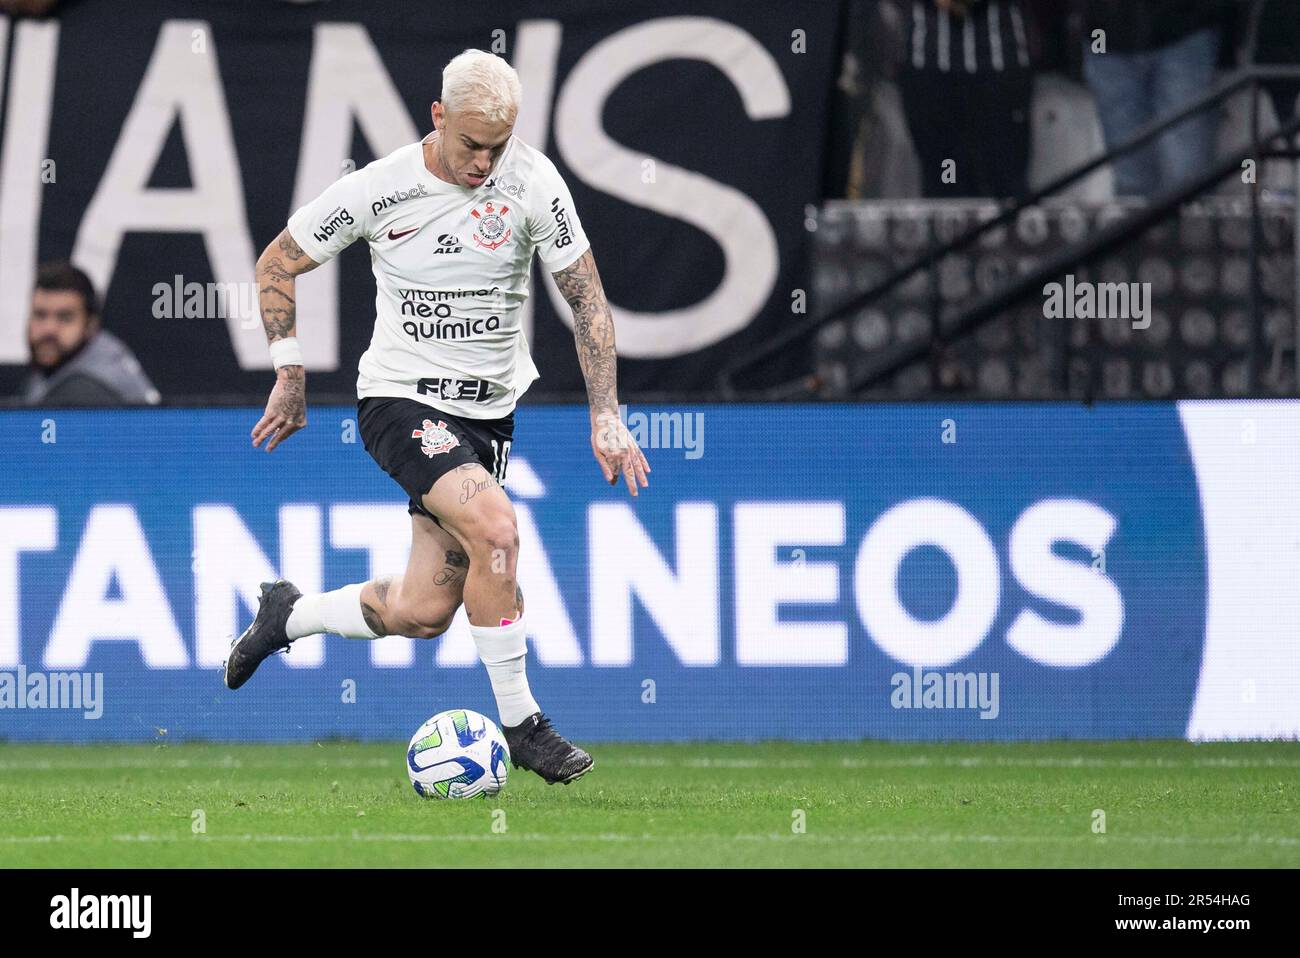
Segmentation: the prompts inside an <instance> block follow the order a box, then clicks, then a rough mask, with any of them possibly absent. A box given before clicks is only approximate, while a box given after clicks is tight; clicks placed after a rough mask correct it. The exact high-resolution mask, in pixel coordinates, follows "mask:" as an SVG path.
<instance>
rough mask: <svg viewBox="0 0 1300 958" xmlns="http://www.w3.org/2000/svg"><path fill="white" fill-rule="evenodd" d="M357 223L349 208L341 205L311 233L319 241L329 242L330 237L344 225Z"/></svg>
mask: <svg viewBox="0 0 1300 958" xmlns="http://www.w3.org/2000/svg"><path fill="white" fill-rule="evenodd" d="M355 223H356V220H355V219H353V218H352V214H351V213H350V212H348V210H347V208H346V207H342V206H340V207H339V208H338V209H336V210H335V211H334V212H332V213H331V214H330V215H329V217H328V218H327V219H326V220H325V221H324V222H322V223H321V224H320V226H318V227H316V230H315V231H314V232H313V233H312V234H311V235H312V236H314V237H315V238H316V240H317V242H320V243H328V242H329V241H330V238H331V237H332V236H334V234H335V233H337V232H338V231H339V230H341V229H342V228H343V227H344V226H353V225H354V224H355Z"/></svg>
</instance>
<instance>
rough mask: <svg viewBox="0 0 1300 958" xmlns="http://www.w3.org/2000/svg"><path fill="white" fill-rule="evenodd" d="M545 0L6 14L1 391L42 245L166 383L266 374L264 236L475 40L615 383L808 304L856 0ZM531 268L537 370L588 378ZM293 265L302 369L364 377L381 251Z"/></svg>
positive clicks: (390, 128) (21, 349)
mask: <svg viewBox="0 0 1300 958" xmlns="http://www.w3.org/2000/svg"><path fill="white" fill-rule="evenodd" d="M541 6H542V7H544V9H540V10H539V8H538V7H537V6H533V5H529V4H524V3H516V4H491V5H488V6H480V7H473V6H464V7H456V8H455V9H454V10H453V8H451V7H448V6H446V5H444V4H435V3H410V2H408V0H332V2H330V3H319V4H293V3H256V4H252V5H250V4H248V3H244V2H238V0H188V2H186V3H183V4H178V3H175V2H174V0H132V2H131V3H130V4H122V3H120V2H118V0H80V2H78V3H75V4H67V5H66V9H64V10H63V11H61V15H60V16H59V17H58V18H57V19H49V20H22V21H10V20H8V19H7V18H4V17H0V102H6V101H7V108H6V109H5V112H4V123H3V128H2V129H0V136H3V149H0V163H2V164H3V166H2V167H0V182H2V183H3V190H2V191H0V193H2V194H3V198H4V202H3V203H0V391H3V392H12V391H13V389H12V387H13V384H14V382H15V381H16V380H17V377H18V376H19V374H20V372H21V369H20V368H19V364H22V363H25V362H26V361H27V349H26V337H25V336H24V334H23V324H24V322H25V320H26V316H27V312H28V308H29V302H28V297H29V291H30V289H31V283H32V279H33V277H34V269H35V265H36V263H37V262H39V261H40V260H45V259H51V258H66V257H69V256H70V257H71V258H72V259H73V260H74V261H75V262H77V263H78V264H79V265H81V266H82V267H83V268H85V269H86V270H87V271H88V272H89V273H90V275H91V276H92V278H93V279H94V280H95V282H96V285H97V286H98V287H99V289H100V290H101V292H104V293H106V314H105V315H106V325H107V326H108V328H110V329H112V330H113V331H114V332H115V333H117V334H119V335H121V336H122V337H123V338H124V339H125V340H126V341H127V343H128V344H129V345H130V346H131V347H132V348H133V349H134V350H135V351H136V353H137V354H138V355H139V356H140V358H141V360H142V362H143V364H144V366H145V368H146V370H147V371H148V373H149V375H150V376H151V377H152V378H153V380H154V382H155V383H156V384H157V385H158V387H159V389H160V390H161V392H162V394H163V396H164V397H173V398H174V397H178V396H186V395H189V396H194V395H199V394H202V395H217V394H224V395H234V396H239V395H242V396H245V397H252V396H255V395H260V394H261V393H263V392H264V391H265V390H266V387H267V376H266V373H265V370H267V369H269V368H270V361H269V358H268V356H267V351H266V343H265V339H264V336H263V333H262V331H261V324H260V321H259V320H258V317H257V306H256V287H255V285H254V283H253V278H254V277H253V270H254V262H255V260H256V258H257V255H258V253H259V252H260V251H261V249H262V248H263V247H264V246H265V245H266V244H267V243H268V242H269V241H270V240H271V239H272V238H274V237H275V235H276V234H277V233H278V232H279V231H280V229H281V228H282V227H283V226H284V224H285V222H286V221H287V219H288V217H289V214H290V213H292V212H293V210H294V209H296V208H297V207H298V206H300V205H301V204H302V203H304V202H305V201H307V200H309V199H311V198H312V197H314V196H315V195H317V194H318V193H320V191H321V190H323V189H324V188H325V187H326V186H328V185H329V184H330V183H331V182H332V181H333V180H335V179H336V178H337V177H339V176H341V175H342V174H343V173H345V172H348V171H349V170H351V169H353V168H355V167H359V166H363V165H364V164H366V163H368V162H369V161H370V160H372V159H374V158H375V157H378V156H383V155H386V154H387V153H389V152H391V151H392V150H394V149H396V148H398V147H399V146H402V145H404V144H406V143H411V142H414V141H415V140H418V139H419V138H420V137H421V136H423V135H424V134H425V133H426V132H427V131H428V130H429V129H431V126H432V122H431V120H430V117H429V107H430V104H431V102H432V101H433V100H434V99H435V98H436V97H437V96H438V94H439V88H440V82H441V76H440V71H441V69H442V66H443V65H444V64H445V63H446V62H447V61H448V60H449V59H450V58H451V57H452V56H454V55H455V54H456V53H459V52H460V51H461V50H463V49H464V48H466V47H471V46H473V47H479V48H484V49H491V50H493V51H494V52H498V53H501V54H502V55H503V56H506V57H507V58H508V59H510V60H511V61H512V63H514V65H515V66H516V67H517V68H518V70H519V71H520V74H521V76H522V80H523V86H524V91H525V95H524V97H525V98H524V103H523V109H522V111H521V114H520V118H519V121H518V124H517V126H516V133H517V134H518V135H519V136H520V138H521V139H523V140H524V141H526V142H528V143H530V144H532V145H534V146H536V147H539V148H540V149H542V150H543V151H545V152H546V153H547V154H548V155H549V156H550V157H551V158H552V159H554V160H555V162H556V164H557V165H558V166H559V168H560V170H561V172H562V173H563V174H564V176H565V178H566V180H567V182H568V183H569V185H570V187H571V189H572V191H573V195H574V199H575V203H576V205H577V209H578V212H579V215H580V216H581V218H582V220H583V223H584V225H585V227H586V230H587V233H588V235H589V236H590V237H591V240H592V243H593V248H594V250H595V251H596V255H597V262H598V263H599V265H600V270H601V273H602V275H603V278H604V281H605V286H606V288H607V290H608V291H609V294H610V299H611V301H612V303H613V304H614V307H615V312H616V314H617V317H618V324H619V347H620V353H621V355H622V357H623V358H624V359H625V362H624V363H622V364H621V369H620V374H621V376H622V379H623V384H624V387H625V389H627V390H630V391H658V392H663V391H665V390H669V389H671V390H672V391H674V392H676V393H679V394H681V393H689V392H691V391H693V390H698V389H702V388H712V386H713V385H714V383H713V377H714V375H715V374H716V371H717V368H718V365H719V361H720V358H721V357H724V356H730V355H733V354H734V353H735V351H736V350H737V349H739V348H742V347H745V346H746V345H749V344H753V343H756V342H758V341H760V340H761V339H763V338H765V337H768V336H770V335H771V334H772V332H773V331H774V330H776V329H779V328H781V327H782V326H783V325H784V324H786V323H788V322H789V321H790V320H791V318H792V311H796V312H797V311H800V310H803V309H804V308H805V307H806V298H805V297H804V291H803V290H800V289H798V287H800V286H801V285H802V284H801V282H800V281H799V280H798V279H797V277H798V276H800V275H802V274H803V271H802V262H801V260H802V258H803V256H804V255H805V246H806V239H807V236H808V234H807V231H806V229H805V225H804V223H805V219H806V214H805V207H806V205H807V204H809V203H814V202H817V201H818V200H819V198H820V196H821V177H822V165H823V158H824V139H825V131H826V126H827V111H828V104H829V103H830V101H831V97H830V96H829V95H828V94H827V91H828V90H829V89H831V88H832V86H833V82H834V72H835V69H836V64H837V63H838V59H837V57H838V51H839V27H840V19H839V18H840V9H841V7H842V4H841V3H839V2H832V0H826V2H820V3H815V4H804V3H761V4H755V3H749V2H746V0H662V2H660V3H657V4H656V5H655V13H654V15H653V16H652V15H650V14H648V13H646V12H644V11H642V10H641V9H640V8H639V7H637V6H636V5H617V4H614V5H611V4H609V3H605V2H603V0H551V2H549V3H547V4H544V5H541ZM253 8H256V10H255V14H253V15H250V14H252V11H253ZM106 37H112V42H111V45H110V47H109V48H106V47H105V38H106ZM6 49H7V50H8V56H7V57H6V56H5V51H6ZM777 157H779V158H780V160H779V162H778V161H777V160H776V159H775V158H777ZM511 185H513V184H511ZM361 245H363V244H361ZM534 272H535V275H534V278H533V295H532V297H531V298H530V305H529V306H528V307H527V309H528V310H529V313H528V316H527V318H526V319H525V328H526V329H531V335H530V339H531V342H532V345H533V350H534V354H535V356H536V358H537V363H538V366H539V367H540V369H541V370H542V374H543V379H542V381H541V382H540V383H539V384H538V385H537V387H535V388H539V389H545V390H548V391H550V392H551V393H553V394H575V393H576V394H581V392H582V389H583V386H582V379H581V374H580V371H579V369H578V365H577V360H576V358H575V356H574V349H573V341H572V334H571V332H570V325H569V324H570V323H571V321H572V320H571V317H570V316H569V313H568V310H567V307H566V306H565V305H564V302H563V300H562V299H561V298H560V296H559V293H558V291H557V290H555V288H554V284H553V282H552V281H551V280H550V277H549V276H542V275H540V273H539V272H538V271H536V270H535V271H534ZM299 282H300V295H299V309H298V315H299V333H300V337H301V339H302V341H303V345H304V349H305V351H306V359H307V366H308V368H309V369H310V370H311V371H312V381H313V388H315V389H316V390H317V392H318V394H324V393H326V392H327V393H329V394H332V395H335V396H339V395H346V394H349V393H350V392H351V391H352V390H353V388H354V384H355V381H356V362H357V358H358V357H359V356H360V354H361V352H362V351H363V350H364V349H365V347H366V346H367V344H368V343H369V340H370V331H371V328H372V326H373V321H374V295H375V294H374V282H373V280H372V278H371V276H370V258H369V256H368V255H367V252H366V251H365V250H364V249H362V248H360V245H359V246H358V247H355V248H353V249H349V250H347V251H345V253H344V254H343V255H342V256H341V257H340V262H339V263H338V265H337V266H336V265H334V264H331V265H328V266H326V267H325V268H323V269H321V270H318V271H316V272H315V273H313V274H312V275H310V276H305V277H303V278H302V279H301V280H300V281H299ZM557 305H558V309H557ZM561 317H564V318H563V319H562V318H561ZM790 360H791V362H796V361H797V360H798V357H796V356H792V357H790ZM796 371H797V370H796ZM785 372H787V370H784V369H782V370H776V369H773V370H771V371H770V373H771V376H772V377H773V378H777V377H779V376H780V375H783V374H784V373H785ZM749 385H758V383H750V384H749ZM6 387H8V388H6ZM322 391H323V392H322Z"/></svg>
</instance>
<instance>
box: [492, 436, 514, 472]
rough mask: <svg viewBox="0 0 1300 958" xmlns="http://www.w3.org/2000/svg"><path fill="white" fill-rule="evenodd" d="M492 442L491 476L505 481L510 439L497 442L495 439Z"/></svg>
mask: <svg viewBox="0 0 1300 958" xmlns="http://www.w3.org/2000/svg"><path fill="white" fill-rule="evenodd" d="M491 442H492V478H493V479H495V480H496V481H497V482H500V483H504V482H505V481H506V466H507V465H509V463H510V440H509V439H507V440H505V441H504V442H502V443H500V444H499V445H498V444H497V441H496V440H495V439H493V440H491Z"/></svg>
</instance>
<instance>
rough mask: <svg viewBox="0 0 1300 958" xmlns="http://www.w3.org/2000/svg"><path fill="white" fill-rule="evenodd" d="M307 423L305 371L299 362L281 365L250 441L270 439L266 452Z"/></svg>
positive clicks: (256, 444)
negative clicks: (297, 364)
mask: <svg viewBox="0 0 1300 958" xmlns="http://www.w3.org/2000/svg"><path fill="white" fill-rule="evenodd" d="M306 425H307V373H306V371H305V370H304V369H303V368H302V367H301V366H281V367H280V369H279V371H278V372H277V373H276V376H275V388H273V389H272V390H271V398H270V399H268V400H267V402H266V412H264V413H263V414H262V418H261V419H259V420H258V421H257V425H256V426H254V427H253V433H252V435H253V445H254V446H255V447H256V446H259V445H261V443H262V440H263V439H270V442H268V443H267V444H266V451H267V452H270V451H271V450H273V449H274V448H275V447H276V446H278V445H280V443H282V442H284V441H285V440H286V439H288V438H289V437H290V436H292V435H293V434H294V433H295V432H297V431H298V430H299V429H302V428H303V427H304V426H306Z"/></svg>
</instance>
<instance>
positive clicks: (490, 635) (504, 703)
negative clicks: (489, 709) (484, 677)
mask: <svg viewBox="0 0 1300 958" xmlns="http://www.w3.org/2000/svg"><path fill="white" fill-rule="evenodd" d="M469 634H470V635H472V636H473V637H474V645H475V646H476V647H477V648H478V657H479V661H481V662H482V663H483V665H484V666H486V667H487V673H488V678H489V679H490V680H491V681H492V694H493V695H495V696H496V699H497V711H498V712H499V713H500V717H501V724H502V725H506V726H510V725H519V724H520V723H521V722H523V720H524V719H526V718H528V716H530V715H532V714H533V713H534V712H540V711H541V708H539V707H538V705H537V700H536V699H534V698H533V693H532V690H530V689H529V688H528V676H527V675H526V674H525V672H524V663H525V660H526V658H527V656H528V643H527V641H525V638H524V620H523V619H516V620H515V621H514V622H511V623H510V624H509V625H502V626H488V625H470V627H469Z"/></svg>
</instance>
